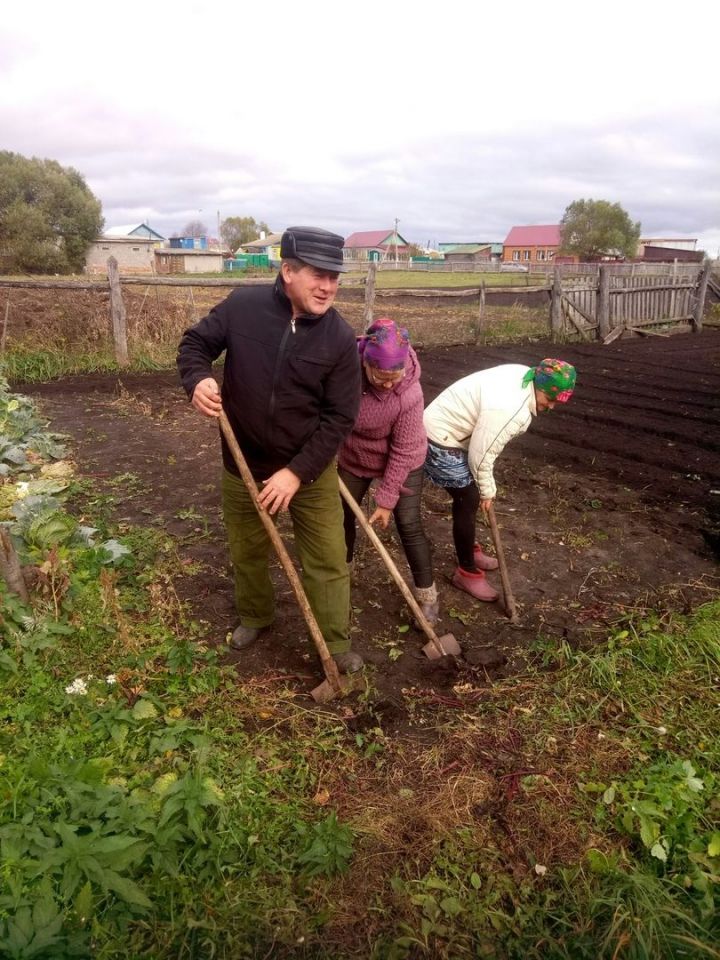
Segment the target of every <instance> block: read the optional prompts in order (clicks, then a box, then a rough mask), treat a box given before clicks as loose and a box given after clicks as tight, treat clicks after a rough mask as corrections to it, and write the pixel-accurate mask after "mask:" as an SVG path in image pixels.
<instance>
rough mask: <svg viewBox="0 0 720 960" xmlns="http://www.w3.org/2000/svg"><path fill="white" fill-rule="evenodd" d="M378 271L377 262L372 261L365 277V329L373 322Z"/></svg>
mask: <svg viewBox="0 0 720 960" xmlns="http://www.w3.org/2000/svg"><path fill="white" fill-rule="evenodd" d="M376 273H377V262H376V261H375V260H371V261H370V265H369V266H368V272H367V277H366V278H365V310H364V312H363V325H364V326H363V329H364V330H367V328H368V327H369V326H370V324H371V323H372V322H373V308H374V306H375V275H376Z"/></svg>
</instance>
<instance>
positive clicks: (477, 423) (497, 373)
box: [424, 363, 537, 500]
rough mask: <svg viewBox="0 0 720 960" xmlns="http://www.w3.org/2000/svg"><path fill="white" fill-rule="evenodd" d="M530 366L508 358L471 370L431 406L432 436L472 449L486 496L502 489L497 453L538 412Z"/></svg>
mask: <svg viewBox="0 0 720 960" xmlns="http://www.w3.org/2000/svg"><path fill="white" fill-rule="evenodd" d="M529 369H530V367H526V366H524V365H523V364H520V363H505V364H502V366H499V367H491V368H490V369H489V370H480V371H479V372H478V373H471V374H470V376H469V377H463V378H462V380H457V381H456V382H455V383H452V384H451V385H450V386H449V387H447V389H445V390H443V392H442V393H440V394H439V395H438V396H437V397H436V398H435V399H434V400H433V402H432V403H431V404H429V406H428V407H427V408H426V410H425V416H424V422H425V429H426V430H427V435H428V440H431V441H432V442H433V443H438V444H440V445H441V446H443V447H458V448H460V449H462V450H467V451H468V464H469V466H470V472H471V473H472V475H473V477H475V482H476V483H477V485H478V488H479V490H480V496H481V497H482V498H483V500H490V499H492V498H493V497H494V496H495V494H496V492H497V490H496V487H495V478H494V477H493V466H494V464H495V458H496V457H497V456H498V454H499V453H500V452H501V451H502V450H503V448H504V447H505V444H506V443H507V442H508V441H509V440H512V438H513V437H517V436H519V435H520V434H521V433H525V431H526V430H527V428H528V427H529V426H530V424H531V422H532V418H533V417H534V416H536V415H537V409H536V406H535V390H534V389H533V384H532V383H529V384H528V385H527V386H526V387H524V386H523V385H522V381H523V377H524V376H525V374H526V373H527V372H528V370H529Z"/></svg>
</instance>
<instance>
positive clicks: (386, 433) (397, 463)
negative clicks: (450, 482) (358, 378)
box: [338, 347, 427, 510]
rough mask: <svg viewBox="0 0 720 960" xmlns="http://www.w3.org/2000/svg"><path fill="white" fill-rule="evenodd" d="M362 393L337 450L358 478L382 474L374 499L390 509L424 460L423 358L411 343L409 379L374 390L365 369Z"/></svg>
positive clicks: (340, 461) (350, 470)
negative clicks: (409, 475) (386, 387)
mask: <svg viewBox="0 0 720 960" xmlns="http://www.w3.org/2000/svg"><path fill="white" fill-rule="evenodd" d="M362 389H363V393H362V398H361V400H360V412H359V414H358V418H357V420H356V421H355V426H354V427H353V428H352V431H351V432H350V434H349V435H348V437H347V438H346V440H345V442H344V443H343V445H342V446H341V447H340V450H339V452H338V462H339V464H340V466H341V467H342V468H343V469H344V470H347V471H348V472H349V473H352V474H354V475H355V476H356V477H381V478H382V479H381V481H380V483H379V484H378V485H377V486H376V488H375V489H374V491H373V492H374V496H375V503H376V504H377V505H378V506H379V507H385V508H386V509H388V510H392V509H393V508H394V507H395V505H396V504H397V502H398V499H399V497H400V488H401V487H402V485H403V484H404V483H405V480H406V479H407V475H408V474H409V473H410V471H411V470H415V469H417V467H420V466H422V464H423V463H425V456H426V453H427V435H426V433H425V427H424V426H423V405H424V404H423V393H422V388H421V386H420V362H419V361H418V358H417V356H416V354H415V351H414V350H413V348H412V347H410V352H409V354H408V358H407V360H406V362H405V378H404V379H403V380H402V381H401V382H400V383H399V384H398V385H397V386H396V387H394V388H393V389H392V390H376V389H375V388H374V387H373V386H372V385H371V384H370V382H369V381H368V379H367V377H366V376H365V373H364V371H363V387H362Z"/></svg>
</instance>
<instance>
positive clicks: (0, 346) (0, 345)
mask: <svg viewBox="0 0 720 960" xmlns="http://www.w3.org/2000/svg"><path fill="white" fill-rule="evenodd" d="M9 316H10V291H9V290H8V298H7V303H6V304H5V322H4V323H3V332H2V336H1V337H0V355H1V354H3V353H5V343H6V342H7V332H8V318H9Z"/></svg>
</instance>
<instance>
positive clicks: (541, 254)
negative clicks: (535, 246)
mask: <svg viewBox="0 0 720 960" xmlns="http://www.w3.org/2000/svg"><path fill="white" fill-rule="evenodd" d="M535 256H536V257H537V258H538V260H546V259H547V257H546V251H545V250H538V251H537V253H536V254H535Z"/></svg>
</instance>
